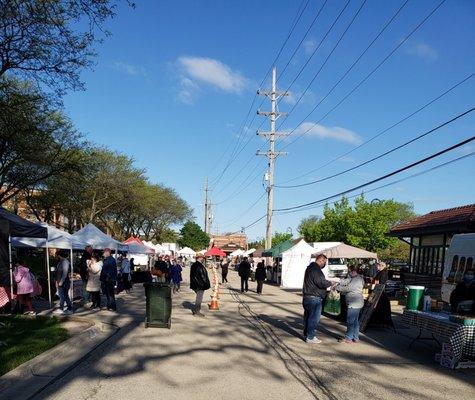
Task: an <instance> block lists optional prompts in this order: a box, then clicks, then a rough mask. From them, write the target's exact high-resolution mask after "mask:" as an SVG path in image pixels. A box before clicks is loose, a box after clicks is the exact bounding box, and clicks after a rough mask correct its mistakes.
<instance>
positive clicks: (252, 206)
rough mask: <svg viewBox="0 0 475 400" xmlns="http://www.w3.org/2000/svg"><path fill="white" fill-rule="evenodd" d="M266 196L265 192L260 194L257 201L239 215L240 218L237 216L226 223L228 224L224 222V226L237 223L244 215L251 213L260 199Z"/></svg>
mask: <svg viewBox="0 0 475 400" xmlns="http://www.w3.org/2000/svg"><path fill="white" fill-rule="evenodd" d="M265 195H266V192H264V193H262V194H261V195H260V196H259V197H258V198H257V200H256V201H255V202H254V203H252V204H251V205H250V206H249V208H247V209H246V210H245V211H244V212H242V213H241V215H240V216H238V217H237V218H235V219H233V220H231V221H228V222H225V223H224V226H231V225H233V224H234V223H235V222H237V221H239V220H240V219H241V218H242V217H243V216H244V215H246V214H247V213H248V212H249V211H251V210H252V209H253V208H254V207H255V206H256V205H257V204H258V203H259V201H261V200H262V198H263V197H264V196H265Z"/></svg>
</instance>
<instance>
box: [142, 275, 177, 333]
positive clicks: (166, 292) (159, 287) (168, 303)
mask: <svg viewBox="0 0 475 400" xmlns="http://www.w3.org/2000/svg"><path fill="white" fill-rule="evenodd" d="M143 286H144V288H145V298H146V315H145V327H146V328H148V327H149V326H151V327H154V328H168V329H170V326H171V316H172V288H171V286H170V285H169V284H167V283H158V282H147V283H144V284H143Z"/></svg>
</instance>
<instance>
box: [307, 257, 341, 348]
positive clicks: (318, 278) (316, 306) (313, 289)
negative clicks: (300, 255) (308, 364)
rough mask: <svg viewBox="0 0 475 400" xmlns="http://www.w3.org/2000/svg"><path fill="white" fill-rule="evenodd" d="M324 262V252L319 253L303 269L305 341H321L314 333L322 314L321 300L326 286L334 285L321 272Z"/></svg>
mask: <svg viewBox="0 0 475 400" xmlns="http://www.w3.org/2000/svg"><path fill="white" fill-rule="evenodd" d="M326 264H327V257H326V256H325V255H324V254H319V255H318V256H317V259H316V260H315V262H312V263H310V265H309V266H308V267H307V269H306V270H305V277H304V281H303V290H302V294H303V301H302V305H303V309H304V315H303V334H304V336H305V341H306V342H307V343H312V344H318V343H321V340H320V339H317V337H316V336H315V335H316V332H317V327H318V323H319V322H320V316H321V315H322V306H323V302H324V300H325V297H326V296H327V288H329V287H330V286H333V285H334V284H332V282H330V281H327V280H326V279H325V275H324V274H323V272H322V269H323V268H325V266H326Z"/></svg>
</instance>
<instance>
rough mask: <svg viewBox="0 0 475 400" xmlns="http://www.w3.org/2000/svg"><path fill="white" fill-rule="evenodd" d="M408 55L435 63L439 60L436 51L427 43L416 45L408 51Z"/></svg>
mask: <svg viewBox="0 0 475 400" xmlns="http://www.w3.org/2000/svg"><path fill="white" fill-rule="evenodd" d="M407 53H408V54H411V55H413V56H416V57H419V58H420V59H422V60H424V61H435V60H437V58H439V53H438V52H437V50H436V49H434V48H433V47H431V46H429V45H428V44H426V43H415V44H413V45H412V46H410V47H409V48H408V49H407Z"/></svg>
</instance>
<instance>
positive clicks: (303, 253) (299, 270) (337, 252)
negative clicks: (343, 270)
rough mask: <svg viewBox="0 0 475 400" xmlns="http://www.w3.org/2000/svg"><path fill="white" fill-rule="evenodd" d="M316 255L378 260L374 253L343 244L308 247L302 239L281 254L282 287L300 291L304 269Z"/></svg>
mask: <svg viewBox="0 0 475 400" xmlns="http://www.w3.org/2000/svg"><path fill="white" fill-rule="evenodd" d="M317 254H324V255H326V256H327V257H328V258H346V259H350V258H365V259H368V258H370V259H377V258H378V256H377V254H376V253H371V252H369V251H366V250H363V249H359V248H357V247H353V246H350V245H347V244H345V243H341V242H318V243H312V245H310V244H308V243H307V242H305V240H303V239H302V240H300V241H299V242H298V243H297V244H295V245H294V246H293V247H291V248H290V249H288V250H286V251H284V252H283V253H282V254H281V257H282V287H284V288H287V289H301V288H302V286H303V279H304V275H305V269H306V268H307V266H308V265H309V264H310V261H311V259H312V257H314V256H316V255H317Z"/></svg>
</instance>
